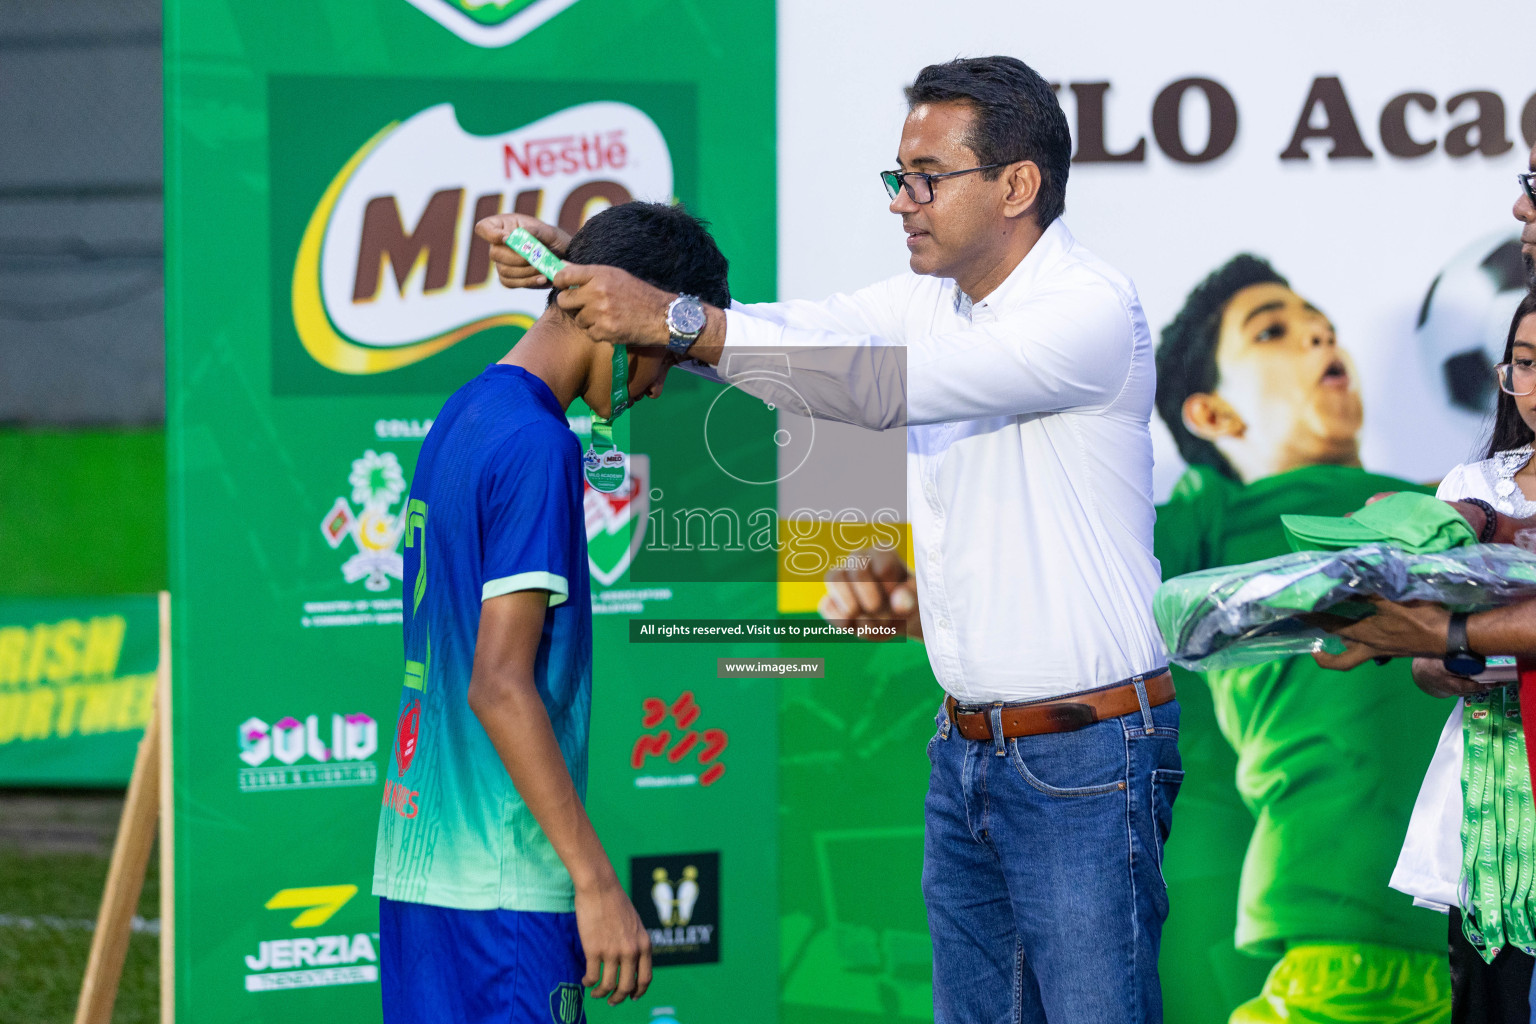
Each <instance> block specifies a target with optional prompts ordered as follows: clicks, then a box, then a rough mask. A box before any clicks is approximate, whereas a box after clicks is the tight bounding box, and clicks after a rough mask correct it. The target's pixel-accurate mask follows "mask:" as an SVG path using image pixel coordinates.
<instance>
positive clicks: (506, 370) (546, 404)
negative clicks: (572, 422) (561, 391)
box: [485, 363, 565, 422]
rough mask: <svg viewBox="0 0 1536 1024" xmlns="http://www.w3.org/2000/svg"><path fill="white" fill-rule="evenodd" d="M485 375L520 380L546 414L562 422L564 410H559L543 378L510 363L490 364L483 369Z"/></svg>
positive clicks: (558, 402)
mask: <svg viewBox="0 0 1536 1024" xmlns="http://www.w3.org/2000/svg"><path fill="white" fill-rule="evenodd" d="M485 373H486V376H489V377H496V376H500V377H505V376H511V377H515V378H517V379H518V380H521V381H522V382H523V384H524V386H526V387H527V388H528V390H529V391H530V392H531V393H532V394H533V397H534V399H535V400H536V401H537V402H538V403H539V405H541V406H542V407H543V408H544V410H545V411H546V412H548V413H549V414H550V415H551V416H553V417H555V418H556V419H558V420H560V421H562V422H564V420H565V410H564V409H562V408H560V400H559V399H558V398H556V397H555V393H554V392H553V391H551V390H550V388H549V385H548V384H546V383H544V380H543V378H541V377H536V376H534V375H533V374H531V373H529V372H528V371H527V370H525V369H523V368H522V367H521V366H513V365H512V364H510V363H492V364H491V365H489V366H487V367H486V368H485Z"/></svg>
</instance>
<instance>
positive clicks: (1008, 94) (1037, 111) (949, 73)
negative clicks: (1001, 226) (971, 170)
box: [907, 57, 1072, 228]
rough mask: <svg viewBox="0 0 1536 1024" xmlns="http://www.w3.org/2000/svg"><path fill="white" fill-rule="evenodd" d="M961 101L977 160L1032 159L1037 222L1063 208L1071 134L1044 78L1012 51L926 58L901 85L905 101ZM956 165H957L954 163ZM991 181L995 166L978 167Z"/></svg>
mask: <svg viewBox="0 0 1536 1024" xmlns="http://www.w3.org/2000/svg"><path fill="white" fill-rule="evenodd" d="M919 103H965V104H969V105H970V107H971V109H972V110H973V111H975V119H974V121H973V123H972V125H971V131H970V135H969V137H968V138H967V139H966V145H968V146H970V148H971V149H972V150H973V151H974V152H975V154H976V158H977V160H978V161H979V164H978V166H985V165H987V164H1011V163H1017V162H1018V161H1020V160H1032V161H1034V163H1035V166H1037V167H1039V168H1040V195H1039V198H1037V199H1036V200H1035V213H1036V215H1037V216H1038V217H1039V220H1040V226H1041V227H1042V228H1045V227H1048V226H1050V223H1051V222H1052V221H1054V220H1055V219H1056V218H1057V217H1060V216H1061V214H1062V211H1063V210H1065V209H1066V208H1067V168H1068V166H1069V165H1070V164H1071V162H1072V135H1071V133H1070V132H1069V131H1068V130H1067V116H1066V115H1065V114H1063V113H1062V112H1061V104H1060V103H1057V102H1056V94H1055V93H1054V92H1053V91H1051V87H1050V85H1049V84H1048V83H1047V82H1046V80H1045V79H1043V78H1041V77H1040V76H1039V75H1038V74H1036V73H1035V70H1034V69H1033V68H1031V67H1030V66H1029V65H1028V64H1025V63H1024V62H1023V61H1021V60H1019V59H1018V58H1017V57H965V58H958V59H956V60H952V61H949V62H948V63H945V64H930V65H928V66H927V67H925V68H923V70H921V71H919V72H918V73H917V81H915V82H913V83H912V84H911V85H909V86H907V106H908V107H909V108H910V107H915V106H917V105H918V104H919ZM956 170H959V168H956ZM982 173H983V177H985V178H987V179H988V180H992V181H995V180H996V179H997V176H998V175H999V174H1001V173H1003V172H1002V169H1001V168H998V169H995V170H991V171H984V172H982Z"/></svg>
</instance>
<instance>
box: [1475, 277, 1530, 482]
mask: <svg viewBox="0 0 1536 1024" xmlns="http://www.w3.org/2000/svg"><path fill="white" fill-rule="evenodd" d="M1533 313H1536V291H1533V292H1526V293H1525V298H1523V299H1521V300H1520V305H1518V306H1516V307H1515V316H1514V319H1512V320H1510V322H1509V340H1508V341H1506V342H1504V359H1503V361H1504V362H1506V363H1507V362H1509V361H1510V360H1511V359H1513V358H1514V356H1515V334H1516V332H1518V331H1519V330H1520V321H1522V320H1524V319H1525V318H1526V317H1528V316H1530V315H1531V314H1533ZM1533 440H1536V432H1533V431H1532V430H1531V428H1530V427H1528V426H1526V424H1525V419H1524V417H1522V416H1521V415H1520V409H1519V407H1518V406H1516V405H1515V399H1514V396H1513V395H1510V394H1507V393H1506V392H1505V391H1504V390H1503V389H1502V388H1500V389H1499V404H1498V405H1497V406H1495V407H1494V410H1493V428H1492V429H1491V430H1489V431H1488V453H1487V454H1486V455H1484V456H1483V458H1485V459H1491V458H1493V457H1494V456H1495V455H1497V454H1498V453H1499V452H1507V451H1509V450H1510V449H1511V448H1523V447H1524V446H1525V445H1528V444H1530V443H1531V441H1533Z"/></svg>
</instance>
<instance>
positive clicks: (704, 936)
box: [629, 851, 720, 967]
mask: <svg viewBox="0 0 1536 1024" xmlns="http://www.w3.org/2000/svg"><path fill="white" fill-rule="evenodd" d="M629 876H630V888H629V892H630V898H631V900H632V901H633V902H634V904H635V910H636V912H637V913H639V915H640V921H641V923H642V924H644V925H645V928H646V931H648V932H649V933H650V936H651V962H652V963H653V964H654V965H655V966H657V967H665V966H668V965H673V964H712V963H718V962H719V961H720V854H719V852H718V851H710V852H705V853H674V854H664V855H660V856H654V857H631V858H630V861H629Z"/></svg>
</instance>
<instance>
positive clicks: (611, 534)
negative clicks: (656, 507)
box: [582, 452, 651, 587]
mask: <svg viewBox="0 0 1536 1024" xmlns="http://www.w3.org/2000/svg"><path fill="white" fill-rule="evenodd" d="M588 454H589V455H590V454H591V453H590V452H588ZM609 454H610V455H617V454H618V453H617V452H610V453H609ZM619 457H620V459H622V458H623V456H622V455H621V456H619ZM582 486H583V488H584V489H585V495H584V497H583V498H582V501H583V502H584V503H585V511H586V517H587V565H588V566H589V567H590V569H591V570H592V578H593V579H595V580H597V581H598V582H599V583H601V584H602V585H603V586H605V587H608V586H612V585H613V583H614V581H616V580H617V579H618V578H619V577H620V576H623V575H624V573H625V571H626V570H628V569H629V566H630V563H631V562H633V561H634V559H635V555H636V554H637V553H638V552H639V551H640V545H641V544H643V543H645V521H646V517H647V516H648V515H649V514H650V510H651V460H650V457H649V456H646V455H631V456H629V478H628V479H627V480H625V481H624V483H623V484H622V485H621V486H620V487H619V489H618V490H616V491H613V492H612V493H610V494H605V493H603V492H602V491H600V490H598V489H597V488H595V487H593V486H592V485H591V484H590V483H586V482H585V481H583V484H582Z"/></svg>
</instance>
